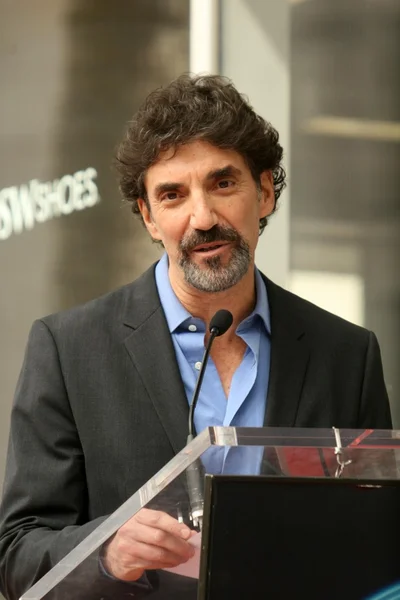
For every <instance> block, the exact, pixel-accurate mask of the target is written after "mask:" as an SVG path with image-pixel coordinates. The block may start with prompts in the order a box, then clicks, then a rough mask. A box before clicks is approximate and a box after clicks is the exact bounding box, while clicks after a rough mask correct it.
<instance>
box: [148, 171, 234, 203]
mask: <svg viewBox="0 0 400 600" xmlns="http://www.w3.org/2000/svg"><path fill="white" fill-rule="evenodd" d="M241 173H242V172H241V170H240V169H238V168H237V167H234V166H233V165H226V166H225V167H221V168H220V169H214V170H213V171H210V172H209V173H207V175H206V181H212V180H214V179H221V178H222V177H235V176H236V177H237V176H238V175H241ZM183 186H184V184H183V183H180V182H178V181H175V182H174V181H166V182H164V183H159V184H158V185H156V187H155V189H154V195H155V196H156V197H157V196H160V195H161V194H165V193H166V192H175V191H176V190H178V189H179V188H181V187H183Z"/></svg>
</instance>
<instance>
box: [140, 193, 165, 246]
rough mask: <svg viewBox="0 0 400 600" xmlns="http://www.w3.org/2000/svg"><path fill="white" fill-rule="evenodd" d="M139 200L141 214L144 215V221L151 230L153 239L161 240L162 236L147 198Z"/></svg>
mask: <svg viewBox="0 0 400 600" xmlns="http://www.w3.org/2000/svg"><path fill="white" fill-rule="evenodd" d="M137 202H138V207H139V210H140V214H141V215H142V219H143V223H144V224H145V226H146V229H147V231H148V232H149V234H150V235H151V237H152V238H153V240H158V241H160V240H161V236H160V234H159V232H158V229H157V226H156V224H155V222H154V221H153V217H152V215H151V211H150V207H149V204H148V202H146V200H144V199H143V198H138V201H137Z"/></svg>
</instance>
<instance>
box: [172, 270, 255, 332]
mask: <svg viewBox="0 0 400 600" xmlns="http://www.w3.org/2000/svg"><path fill="white" fill-rule="evenodd" d="M170 282H171V286H172V289H173V290H174V292H175V294H176V296H177V298H178V299H179V301H180V302H181V304H182V305H183V306H184V307H185V308H186V310H187V311H188V312H190V314H191V315H193V316H194V317H197V318H199V319H202V320H203V321H204V322H205V323H206V324H207V325H208V324H209V323H210V321H211V319H212V317H213V316H214V315H215V313H216V312H217V311H218V310H220V309H221V308H225V309H226V310H229V311H230V312H231V313H232V315H233V324H232V327H231V328H230V329H229V332H228V335H227V337H233V336H234V335H235V331H236V328H237V326H238V325H239V323H240V322H241V321H243V319H245V318H246V317H247V316H248V315H249V314H250V313H251V312H252V311H253V309H254V306H255V304H256V284H255V267H254V264H252V265H251V267H250V268H249V270H248V271H247V273H246V275H245V276H244V277H243V278H242V279H241V280H240V281H239V282H238V283H237V284H236V285H235V286H233V287H231V288H229V289H228V290H225V291H223V292H217V293H208V292H201V291H199V290H197V289H196V288H193V287H192V286H190V285H188V284H187V283H186V282H185V281H180V280H175V278H173V277H171V273H170Z"/></svg>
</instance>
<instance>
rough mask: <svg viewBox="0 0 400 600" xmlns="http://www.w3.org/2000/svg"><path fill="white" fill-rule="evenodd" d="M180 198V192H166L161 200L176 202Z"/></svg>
mask: <svg viewBox="0 0 400 600" xmlns="http://www.w3.org/2000/svg"><path fill="white" fill-rule="evenodd" d="M177 198H178V192H166V193H165V194H163V195H162V196H161V200H176V199H177Z"/></svg>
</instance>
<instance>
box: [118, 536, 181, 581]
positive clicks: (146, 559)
mask: <svg viewBox="0 0 400 600" xmlns="http://www.w3.org/2000/svg"><path fill="white" fill-rule="evenodd" d="M189 558H190V557H185V558H183V557H182V556H179V555H177V554H174V553H173V552H170V551H169V550H166V549H165V548H160V547H157V546H151V545H149V544H146V543H142V542H137V541H136V542H133V543H132V544H131V546H130V549H129V553H127V552H125V553H124V554H122V555H117V557H116V560H115V561H114V570H115V568H117V569H118V570H121V571H123V572H124V573H127V572H129V571H137V570H138V569H165V568H170V567H176V566H177V565H180V564H182V563H185V562H187V560H189Z"/></svg>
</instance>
